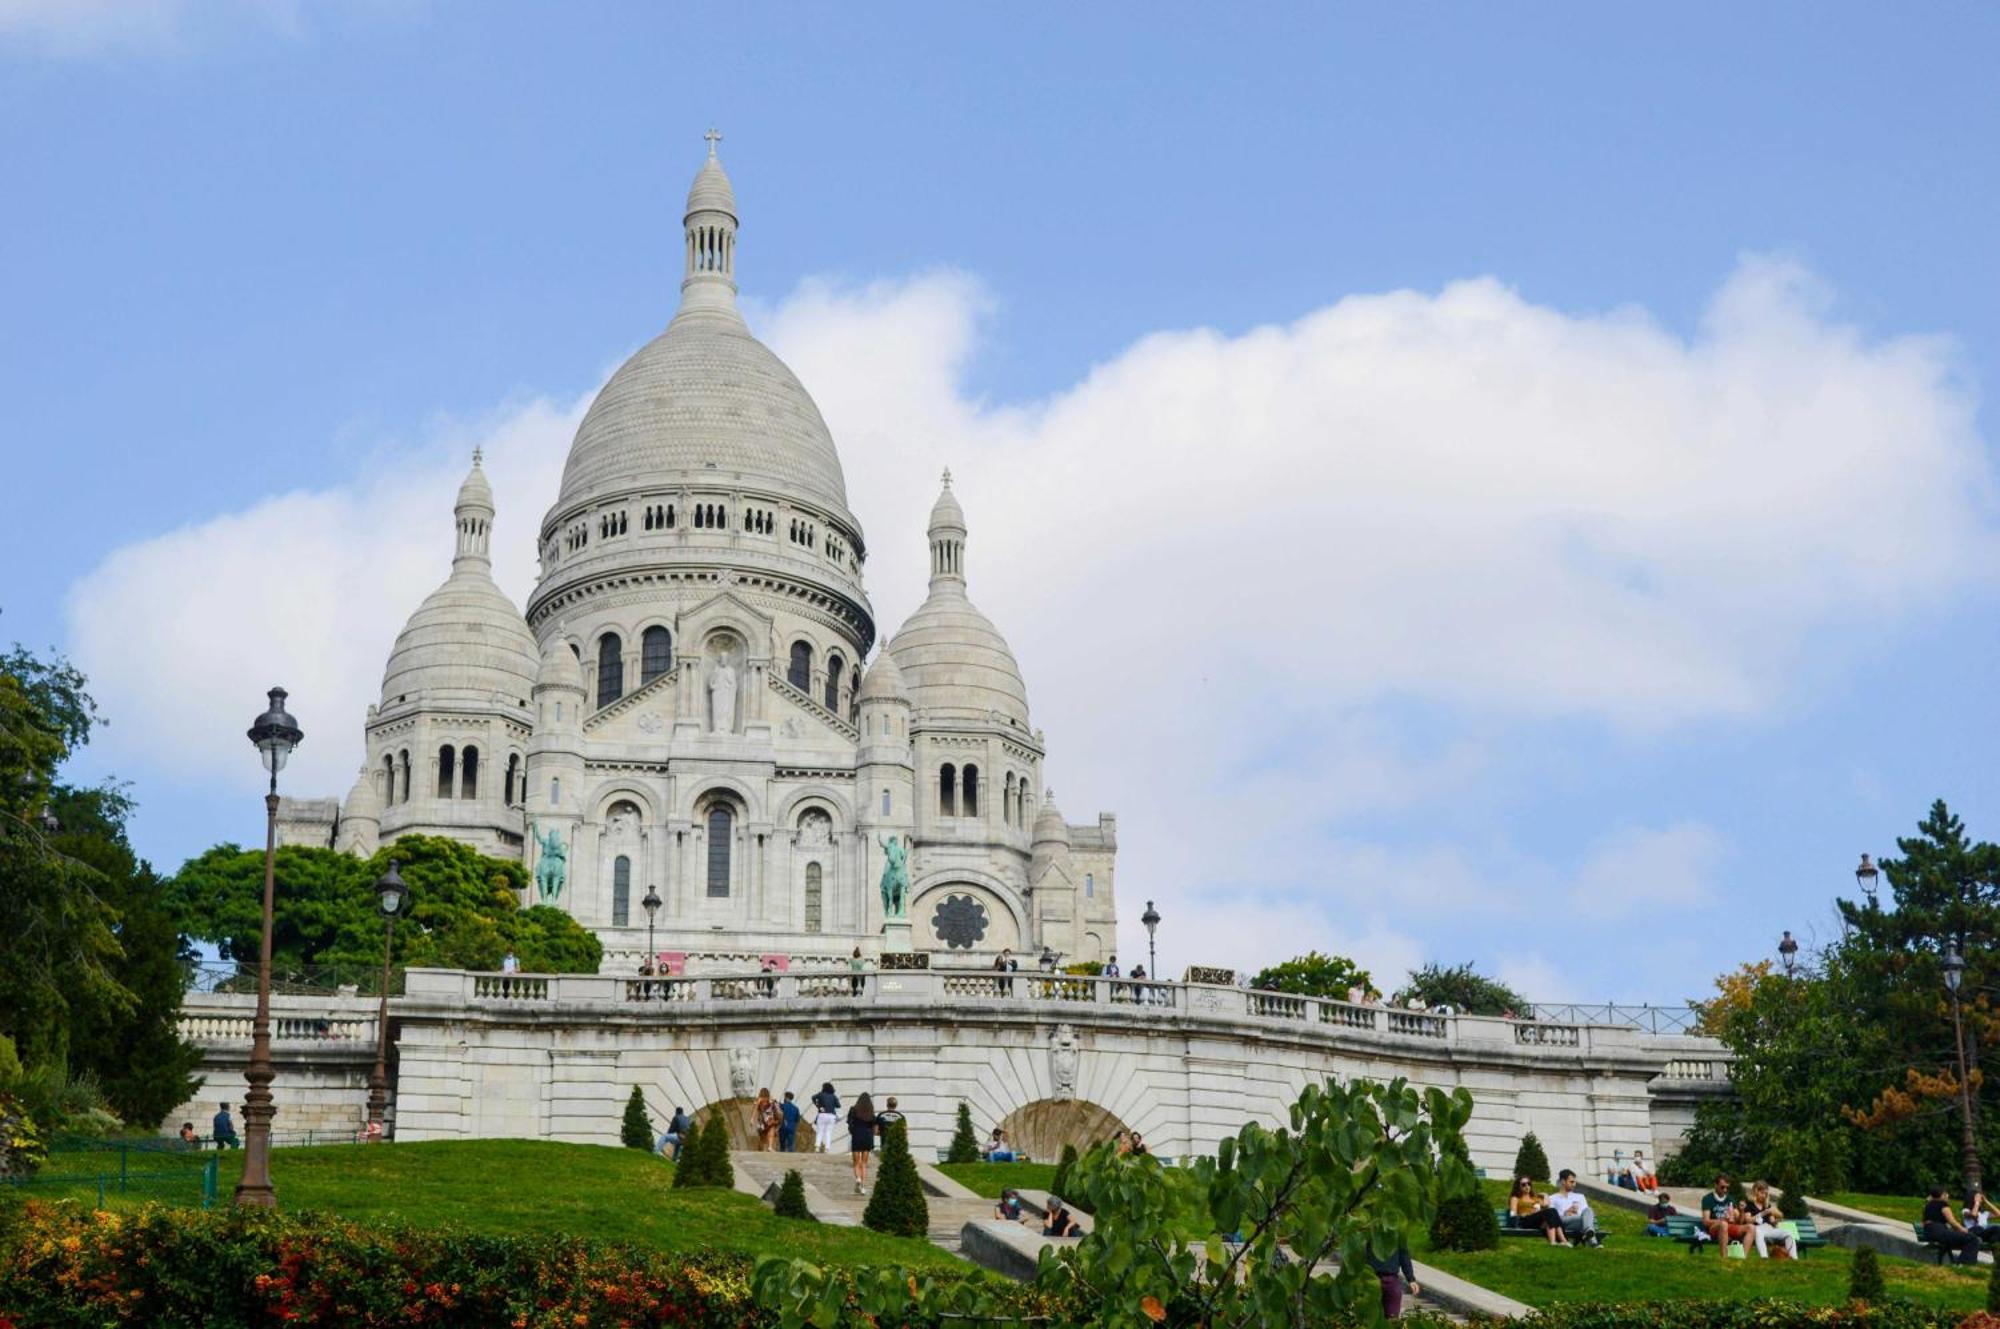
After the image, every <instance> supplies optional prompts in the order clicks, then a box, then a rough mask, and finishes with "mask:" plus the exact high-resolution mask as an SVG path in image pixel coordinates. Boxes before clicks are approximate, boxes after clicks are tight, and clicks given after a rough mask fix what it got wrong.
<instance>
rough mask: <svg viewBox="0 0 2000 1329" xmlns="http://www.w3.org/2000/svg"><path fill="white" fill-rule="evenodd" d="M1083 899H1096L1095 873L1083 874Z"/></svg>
mask: <svg viewBox="0 0 2000 1329" xmlns="http://www.w3.org/2000/svg"><path fill="white" fill-rule="evenodd" d="M1083 898H1084V899H1086V900H1093V899H1096V898H1097V874H1096V873H1095V872H1086V873H1084V874H1083Z"/></svg>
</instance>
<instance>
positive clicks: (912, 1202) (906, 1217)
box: [861, 1121, 931, 1237]
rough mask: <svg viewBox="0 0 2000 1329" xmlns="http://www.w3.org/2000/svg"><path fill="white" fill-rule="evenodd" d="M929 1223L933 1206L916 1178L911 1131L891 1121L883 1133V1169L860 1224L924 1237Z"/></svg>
mask: <svg viewBox="0 0 2000 1329" xmlns="http://www.w3.org/2000/svg"><path fill="white" fill-rule="evenodd" d="M930 1224H931V1210H930V1205H929V1204H928V1203H927V1202H926V1201H925V1199H924V1186H923V1182H922V1181H920V1180H919V1179H918V1178H917V1164H916V1160H915V1159H913V1158H911V1157H910V1135H909V1128H908V1126H907V1124H906V1123H904V1122H900V1121H892V1122H890V1123H889V1124H888V1126H887V1127H885V1128H884V1129H883V1131H882V1168H881V1171H880V1172H878V1173H877V1174H876V1177H875V1192H874V1194H872V1195H870V1196H869V1197H868V1207H867V1208H866V1209H864V1210H863V1211H862V1213H861V1225H862V1226H863V1227H869V1228H873V1229H875V1231H877V1232H887V1233H889V1234H890V1235H892V1236H898V1237H921V1236H923V1235H924V1234H925V1233H926V1232H928V1231H929V1230H930Z"/></svg>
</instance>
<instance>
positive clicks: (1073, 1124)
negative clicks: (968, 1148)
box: [1000, 1098, 1131, 1163]
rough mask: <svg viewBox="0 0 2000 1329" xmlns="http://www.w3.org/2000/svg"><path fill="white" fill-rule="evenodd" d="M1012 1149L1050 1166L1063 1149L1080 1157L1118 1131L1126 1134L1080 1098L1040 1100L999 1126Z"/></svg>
mask: <svg viewBox="0 0 2000 1329" xmlns="http://www.w3.org/2000/svg"><path fill="white" fill-rule="evenodd" d="M1000 1129H1001V1130H1003V1131H1005V1132H1007V1138H1008V1139H1010V1140H1012V1141H1013V1142H1014V1148H1015V1149H1016V1150H1017V1151H1019V1152H1021V1153H1025V1154H1026V1155H1027V1156H1028V1157H1030V1158H1032V1159H1035V1160H1036V1161H1038V1162H1049V1163H1053V1162H1054V1161H1055V1160H1056V1159H1058V1158H1060V1157H1062V1151H1063V1146H1064V1145H1066V1144H1073V1145H1075V1146H1076V1148H1077V1152H1079V1153H1081V1152H1082V1151H1084V1150H1085V1149H1088V1148H1090V1146H1092V1145H1094V1144H1102V1143H1104V1142H1105V1141H1106V1140H1109V1139H1110V1138H1111V1137H1112V1136H1113V1135H1114V1134H1116V1133H1117V1132H1118V1131H1123V1130H1130V1129H1131V1127H1129V1126H1127V1125H1126V1124H1125V1123H1124V1122H1122V1121H1120V1120H1119V1119H1118V1117H1117V1115H1116V1114H1115V1113H1113V1112H1112V1111H1111V1110H1110V1109H1109V1108H1103V1107H1099V1106H1098V1105H1097V1104H1095V1103H1092V1102H1089V1101H1087V1100H1085V1099H1081V1098H1067V1099H1058V1098H1044V1099H1039V1100H1037V1101H1036V1102H1033V1103H1027V1104H1024V1105H1022V1106H1021V1107H1017V1108H1015V1109H1014V1110H1013V1111H1012V1112H1009V1113H1008V1114H1007V1116H1006V1117H1005V1119H1003V1120H1002V1121H1001V1123H1000Z"/></svg>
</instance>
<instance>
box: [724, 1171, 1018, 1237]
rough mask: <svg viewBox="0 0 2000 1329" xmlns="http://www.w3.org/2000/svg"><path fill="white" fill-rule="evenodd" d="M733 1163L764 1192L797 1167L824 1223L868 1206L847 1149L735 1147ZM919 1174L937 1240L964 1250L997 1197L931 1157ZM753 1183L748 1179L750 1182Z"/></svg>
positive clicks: (855, 1222) (844, 1221) (871, 1183)
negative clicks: (964, 1237)
mask: <svg viewBox="0 0 2000 1329" xmlns="http://www.w3.org/2000/svg"><path fill="white" fill-rule="evenodd" d="M729 1161H730V1164H731V1165H732V1166H733V1167H734V1168H735V1169H736V1175H737V1177H738V1178H739V1181H738V1188H739V1189H741V1190H746V1191H752V1192H754V1193H755V1194H758V1195H763V1194H766V1193H767V1192H771V1193H774V1192H772V1188H774V1187H776V1186H777V1185H778V1184H779V1183H781V1182H782V1181H784V1179H785V1173H786V1172H787V1171H788V1170H790V1169H793V1168H796V1169H798V1173H799V1177H800V1178H801V1179H802V1180H803V1181H804V1182H805V1184H806V1207H807V1208H809V1209H811V1210H812V1212H813V1217H814V1218H817V1219H819V1220H820V1221H821V1222H822V1223H838V1224H841V1225H843V1226H849V1227H856V1226H859V1225H860V1223H861V1214H862V1211H863V1210H864V1209H866V1208H867V1207H868V1196H867V1195H856V1194H855V1193H854V1169H853V1164H852V1163H851V1162H850V1161H849V1155H848V1154H847V1153H845V1152H840V1153H830V1154H807V1153H797V1154H778V1153H769V1154H767V1153H752V1152H733V1153H731V1154H730V1155H729ZM881 1161H882V1160H881V1158H880V1156H879V1155H878V1156H877V1157H876V1158H875V1159H874V1160H873V1161H872V1162H871V1163H870V1165H869V1170H868V1190H869V1192H870V1194H872V1193H873V1192H874V1189H875V1181H876V1178H877V1176H878V1175H879V1171H880V1166H881ZM917 1179H918V1180H919V1181H921V1182H922V1183H923V1187H924V1200H925V1202H926V1203H927V1204H928V1206H929V1208H930V1228H929V1231H928V1233H927V1235H928V1237H929V1238H930V1241H931V1243H932V1244H933V1245H936V1246H939V1247H942V1248H943V1249H945V1250H948V1251H950V1252H952V1253H953V1254H958V1253H960V1250H961V1234H962V1233H963V1232H964V1230H965V1225H966V1224H967V1223H969V1222H972V1221H973V1220H975V1219H982V1218H990V1217H992V1215H993V1202H992V1201H991V1200H987V1199H983V1198H981V1197H980V1196H977V1195H974V1194H973V1193H972V1192H971V1191H969V1190H967V1189H966V1188H965V1187H963V1186H961V1185H959V1184H958V1183H957V1182H955V1181H953V1180H952V1179H951V1178H949V1177H947V1176H945V1175H944V1174H943V1173H942V1172H939V1171H938V1170H937V1169H936V1168H934V1167H932V1166H930V1165H929V1164H926V1163H918V1164H917ZM745 1183H748V1184H745Z"/></svg>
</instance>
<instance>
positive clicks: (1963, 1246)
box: [1924, 1186, 1979, 1264]
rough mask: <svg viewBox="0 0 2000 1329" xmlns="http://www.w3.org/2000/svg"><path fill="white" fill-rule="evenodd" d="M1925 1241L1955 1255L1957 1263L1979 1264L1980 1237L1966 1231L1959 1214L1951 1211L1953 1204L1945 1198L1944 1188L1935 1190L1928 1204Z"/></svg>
mask: <svg viewBox="0 0 2000 1329" xmlns="http://www.w3.org/2000/svg"><path fill="white" fill-rule="evenodd" d="M1924 1240H1925V1241H1928V1242H1929V1243H1930V1244H1931V1245H1933V1246H1936V1247H1937V1248H1939V1249H1940V1250H1944V1251H1949V1252H1951V1258H1952V1262H1953V1263H1955V1264H1978V1263H1979V1238H1977V1237H1975V1236H1973V1235H1972V1234H1971V1233H1970V1232H1967V1231H1966V1230H1965V1225H1964V1224H1963V1223H1960V1222H1959V1221H1958V1215H1957V1214H1954V1213H1953V1212H1952V1211H1951V1201H1950V1200H1947V1199H1946V1198H1945V1189H1944V1187H1942V1186H1933V1187H1931V1198H1930V1199H1928V1200H1926V1201H1925V1202H1924Z"/></svg>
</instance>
